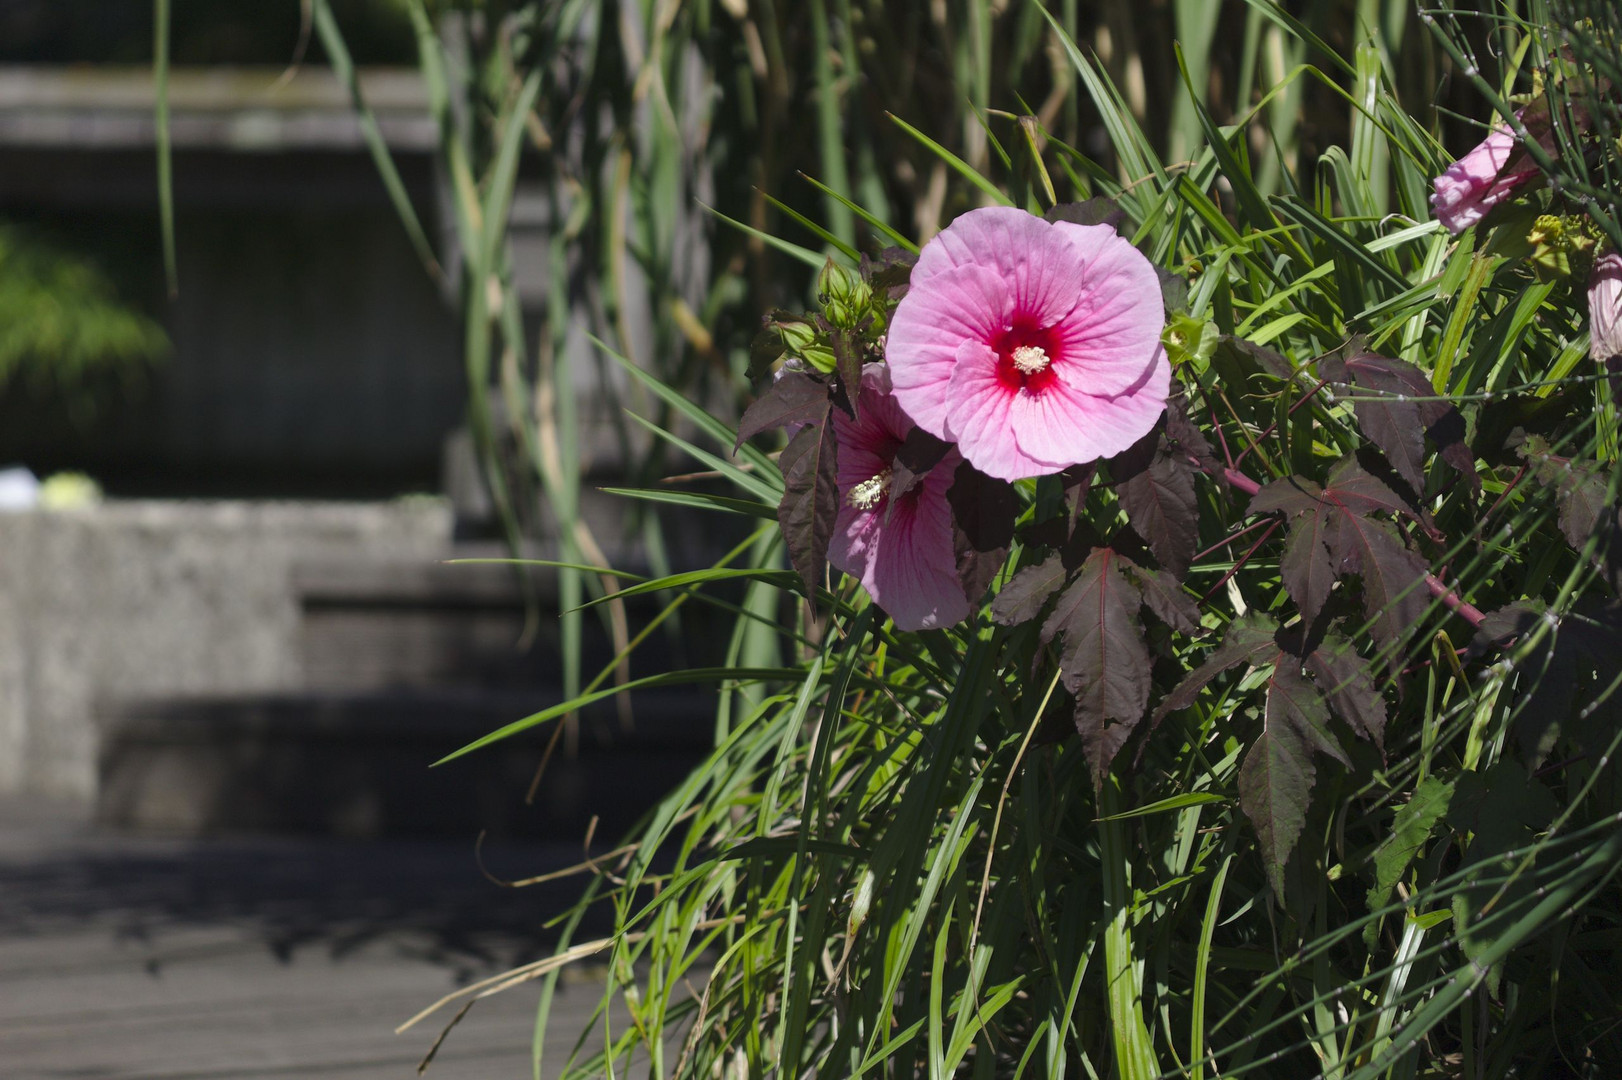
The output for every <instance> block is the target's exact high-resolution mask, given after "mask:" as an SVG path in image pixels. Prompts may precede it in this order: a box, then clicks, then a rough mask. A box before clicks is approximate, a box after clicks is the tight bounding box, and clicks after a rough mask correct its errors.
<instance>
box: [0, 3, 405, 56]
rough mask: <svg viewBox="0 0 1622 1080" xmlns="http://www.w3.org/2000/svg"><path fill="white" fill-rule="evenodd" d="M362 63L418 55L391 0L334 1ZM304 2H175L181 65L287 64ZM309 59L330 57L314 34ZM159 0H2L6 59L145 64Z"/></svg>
mask: <svg viewBox="0 0 1622 1080" xmlns="http://www.w3.org/2000/svg"><path fill="white" fill-rule="evenodd" d="M331 3H332V8H333V14H334V15H335V16H336V17H337V19H338V23H339V25H340V26H342V27H343V28H344V31H345V34H346V37H347V40H348V44H349V49H350V52H351V53H352V54H353V55H354V58H355V60H356V62H357V63H362V64H410V63H413V62H414V61H415V60H416V55H417V53H416V46H415V42H414V39H413V38H412V34H411V23H410V21H409V20H408V19H407V17H406V14H405V7H404V5H402V4H396V3H391V2H389V0H331ZM299 6H300V0H172V12H171V16H170V18H171V27H172V32H171V44H170V55H171V56H172V58H173V60H174V62H175V63H177V64H287V63H291V62H292V61H293V59H294V56H295V55H296V53H297V50H298V42H299V37H300V33H299V29H300V21H301V20H300V14H299ZM311 39H312V40H311V41H310V43H309V48H308V52H307V54H306V58H307V59H310V60H316V61H324V59H325V58H324V54H323V53H322V51H321V47H320V44H319V42H317V41H315V40H314V35H313V34H312V35H311ZM151 58H152V3H151V0H0V63H8V64H14V63H49V64H71V63H144V62H146V61H149V60H151Z"/></svg>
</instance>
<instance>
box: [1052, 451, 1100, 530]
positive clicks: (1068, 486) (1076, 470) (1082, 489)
mask: <svg viewBox="0 0 1622 1080" xmlns="http://www.w3.org/2000/svg"><path fill="white" fill-rule="evenodd" d="M1097 475H1098V462H1096V461H1089V462H1088V463H1087V464H1085V465H1072V466H1070V467H1069V468H1068V469H1065V470H1064V471H1063V472H1061V473H1060V474H1059V483H1060V484H1061V485H1063V487H1064V501H1065V505H1067V506H1069V507H1070V520H1071V522H1072V523H1073V522H1074V521H1075V519H1076V516H1077V515H1079V514H1080V513H1081V508H1082V507H1083V506H1085V505H1087V493H1088V492H1089V491H1091V490H1092V489H1093V479H1094V477H1096V476H1097Z"/></svg>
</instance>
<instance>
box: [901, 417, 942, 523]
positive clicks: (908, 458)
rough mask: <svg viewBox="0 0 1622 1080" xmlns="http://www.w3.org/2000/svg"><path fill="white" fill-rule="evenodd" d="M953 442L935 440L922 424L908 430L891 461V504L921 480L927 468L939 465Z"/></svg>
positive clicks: (926, 473) (927, 471) (927, 473)
mask: <svg viewBox="0 0 1622 1080" xmlns="http://www.w3.org/2000/svg"><path fill="white" fill-rule="evenodd" d="M951 449H952V444H951V443H949V442H947V441H946V440H944V439H938V438H936V437H935V436H933V435H931V434H930V433H929V432H927V431H925V430H924V429H923V428H921V427H915V428H913V429H912V430H911V431H909V432H907V437H906V438H905V439H904V440H902V443H901V448H900V449H899V450H897V451H896V452H895V460H894V461H893V462H891V464H890V505H891V506H894V505H895V502H896V500H897V499H899V498H901V496H903V495H905V494H906V493H907V492H909V491H911V490H912V489H913V488H915V487H917V486H918V485H919V484H920V483H922V482H923V479H924V477H925V476H927V475H929V470H930V469H933V468H934V467H935V466H936V465H939V464H940V462H941V458H943V457H945V456H946V454H947V452H948V451H950V450H951Z"/></svg>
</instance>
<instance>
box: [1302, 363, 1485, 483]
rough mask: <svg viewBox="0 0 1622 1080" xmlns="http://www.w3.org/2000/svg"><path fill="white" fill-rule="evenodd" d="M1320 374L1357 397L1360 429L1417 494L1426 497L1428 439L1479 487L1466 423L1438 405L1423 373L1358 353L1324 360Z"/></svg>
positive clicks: (1453, 410)
mask: <svg viewBox="0 0 1622 1080" xmlns="http://www.w3.org/2000/svg"><path fill="white" fill-rule="evenodd" d="M1318 373H1319V375H1320V376H1322V377H1323V378H1324V379H1325V380H1327V381H1329V382H1336V383H1340V384H1342V385H1345V386H1348V387H1349V388H1350V389H1351V390H1352V391H1353V392H1354V394H1355V396H1356V400H1355V401H1353V403H1352V409H1353V411H1354V412H1355V413H1356V415H1357V425H1358V427H1359V428H1361V429H1362V431H1363V434H1364V435H1366V436H1368V438H1369V440H1370V441H1372V442H1373V443H1374V445H1376V446H1378V447H1379V448H1380V449H1381V451H1383V452H1384V453H1385V456H1386V458H1387V459H1388V460H1389V461H1390V462H1391V465H1392V467H1393V468H1394V469H1396V471H1397V475H1399V476H1401V477H1402V478H1403V480H1404V481H1405V482H1406V483H1407V484H1408V485H1409V486H1410V487H1411V488H1413V490H1414V492H1415V494H1424V491H1425V436H1426V435H1429V436H1430V437H1431V440H1432V441H1433V442H1435V443H1436V446H1437V449H1438V451H1439V452H1440V453H1441V455H1442V458H1443V460H1445V461H1447V462H1448V464H1449V465H1451V466H1453V467H1454V468H1455V469H1457V470H1458V471H1459V472H1461V473H1463V474H1464V475H1465V476H1466V477H1467V478H1468V480H1469V482H1470V483H1471V484H1472V486H1477V487H1479V485H1480V480H1479V478H1478V477H1477V476H1476V471H1475V457H1474V455H1472V454H1471V453H1470V451H1469V448H1468V447H1467V446H1465V443H1464V418H1463V417H1462V416H1461V415H1460V414H1459V411H1458V409H1456V408H1454V407H1453V405H1452V403H1451V402H1447V401H1442V400H1439V399H1438V397H1437V394H1436V390H1435V388H1434V387H1433V386H1432V385H1431V381H1430V379H1429V377H1428V376H1426V374H1425V373H1424V372H1423V371H1421V370H1419V368H1417V367H1415V366H1414V365H1413V364H1410V363H1408V362H1407V361H1404V360H1396V359H1393V358H1391V357H1389V356H1378V355H1376V354H1374V353H1370V352H1363V351H1361V350H1359V351H1355V352H1353V353H1352V355H1350V356H1347V357H1346V358H1344V359H1340V358H1338V357H1325V358H1324V359H1323V360H1320V361H1319V362H1318ZM1415 399H1429V400H1415Z"/></svg>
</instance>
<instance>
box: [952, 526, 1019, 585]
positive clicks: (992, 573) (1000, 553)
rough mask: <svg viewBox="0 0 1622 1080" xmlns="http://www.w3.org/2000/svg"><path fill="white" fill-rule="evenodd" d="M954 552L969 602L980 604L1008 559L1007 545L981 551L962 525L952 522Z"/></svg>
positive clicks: (961, 582) (959, 577) (960, 580)
mask: <svg viewBox="0 0 1622 1080" xmlns="http://www.w3.org/2000/svg"><path fill="white" fill-rule="evenodd" d="M952 554H953V556H954V557H955V558H956V559H957V580H958V583H959V584H960V585H962V586H963V595H964V596H967V597H968V598H969V603H971V604H975V605H978V604H979V603H980V601H981V599H982V598H983V597H984V596H985V595H986V589H988V588H989V587H990V586H991V583H992V581H994V580H995V579H996V577H997V574H998V572H999V571H1001V570H1002V568H1003V563H1005V562H1007V561H1008V549H1007V548H1005V547H1001V548H992V549H991V550H990V551H981V550H980V549H979V548H977V547H975V546H974V544H973V543H972V542H971V541H970V540H969V538H968V535H967V534H966V533H964V531H963V529H962V527H961V526H959V525H958V524H957V523H956V522H953V523H952Z"/></svg>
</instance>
